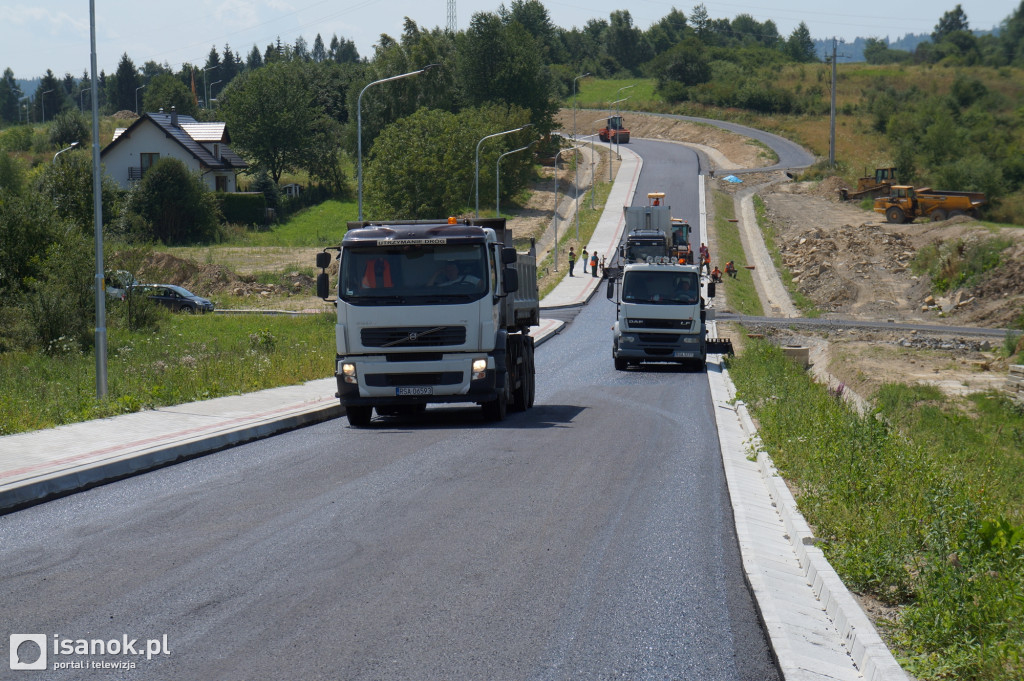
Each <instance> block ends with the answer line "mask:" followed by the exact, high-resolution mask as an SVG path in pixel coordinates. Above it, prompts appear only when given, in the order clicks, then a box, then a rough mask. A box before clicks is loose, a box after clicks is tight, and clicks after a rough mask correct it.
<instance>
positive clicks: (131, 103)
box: [113, 52, 140, 111]
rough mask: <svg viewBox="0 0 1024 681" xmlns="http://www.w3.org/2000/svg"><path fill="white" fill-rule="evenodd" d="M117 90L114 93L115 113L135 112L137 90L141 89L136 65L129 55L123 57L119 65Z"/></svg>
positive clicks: (125, 54)
mask: <svg viewBox="0 0 1024 681" xmlns="http://www.w3.org/2000/svg"><path fill="white" fill-rule="evenodd" d="M115 82H116V89H115V90H114V93H113V104H114V109H115V111H135V89H136V88H137V87H139V85H140V83H139V72H138V69H136V68H135V64H134V63H132V60H131V59H129V58H128V53H127V52H125V53H124V54H122V55H121V61H119V62H118V64H117V79H116V81H115Z"/></svg>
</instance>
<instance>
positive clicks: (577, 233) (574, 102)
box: [572, 72, 590, 240]
mask: <svg viewBox="0 0 1024 681" xmlns="http://www.w3.org/2000/svg"><path fill="white" fill-rule="evenodd" d="M589 75H590V73H589V72H587V73H584V74H582V75H579V76H576V77H575V78H573V79H572V139H573V141H574V142H575V141H576V81H577V80H579V79H580V78H586V77H587V76H589ZM579 238H580V166H579V164H578V163H577V164H576V239H577V240H578V239H579Z"/></svg>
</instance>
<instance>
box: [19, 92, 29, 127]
mask: <svg viewBox="0 0 1024 681" xmlns="http://www.w3.org/2000/svg"><path fill="white" fill-rule="evenodd" d="M26 99H29V96H28V95H25V96H24V97H22V98H21V99H19V100H18V102H19V103H21V108H22V109H23V110H24V111H25V123H26V125H27V124H28V104H25V100H26ZM18 122H19V123H20V122H21V112H20V111H19V112H18Z"/></svg>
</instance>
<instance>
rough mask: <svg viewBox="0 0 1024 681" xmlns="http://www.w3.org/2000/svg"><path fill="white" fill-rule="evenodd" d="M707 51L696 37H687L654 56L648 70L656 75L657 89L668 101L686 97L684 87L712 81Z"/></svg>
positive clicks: (680, 99)
mask: <svg viewBox="0 0 1024 681" xmlns="http://www.w3.org/2000/svg"><path fill="white" fill-rule="evenodd" d="M705 53H706V50H705V49H704V46H703V45H702V44H701V42H700V41H699V40H697V39H696V38H688V39H686V40H685V41H683V42H681V43H679V44H678V45H676V46H675V47H673V48H672V49H670V50H669V51H668V52H666V53H664V54H662V55H661V56H659V57H657V58H655V59H654V60H653V61H652V62H651V65H650V72H651V73H652V74H653V75H654V76H655V77H656V78H657V89H658V92H660V93H661V94H662V96H664V97H665V98H666V99H669V100H670V101H676V102H678V101H683V100H685V99H686V88H689V87H693V86H694V85H700V84H701V83H706V82H708V81H709V80H711V66H710V64H708V60H707V57H706V56H705Z"/></svg>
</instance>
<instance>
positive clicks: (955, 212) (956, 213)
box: [949, 210, 967, 218]
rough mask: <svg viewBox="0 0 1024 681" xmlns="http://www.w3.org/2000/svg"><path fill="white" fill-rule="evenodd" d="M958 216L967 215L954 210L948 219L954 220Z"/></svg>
mask: <svg viewBox="0 0 1024 681" xmlns="http://www.w3.org/2000/svg"><path fill="white" fill-rule="evenodd" d="M958 215H967V213H965V212H963V211H962V210H954V211H953V212H952V213H950V214H949V217H951V218H955V217H956V216H958Z"/></svg>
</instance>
